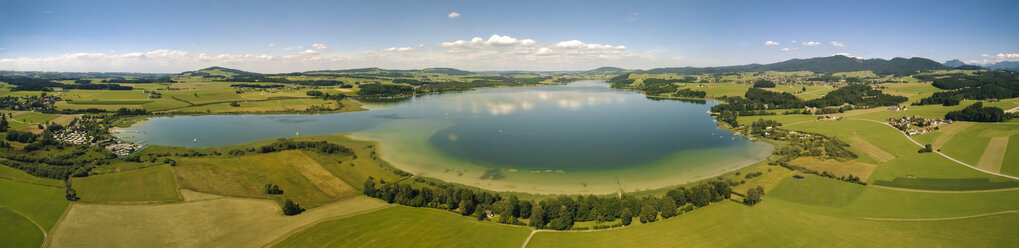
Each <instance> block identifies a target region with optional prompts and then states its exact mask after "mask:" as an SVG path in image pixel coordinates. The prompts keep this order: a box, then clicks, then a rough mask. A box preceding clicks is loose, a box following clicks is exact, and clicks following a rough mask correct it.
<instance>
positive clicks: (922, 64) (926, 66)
mask: <svg viewBox="0 0 1019 248" xmlns="http://www.w3.org/2000/svg"><path fill="white" fill-rule="evenodd" d="M940 69H949V67H947V66H945V65H942V64H941V63H938V62H936V61H933V60H930V59H925V58H909V59H905V58H893V59H891V60H884V59H858V58H850V57H846V56H842V55H835V56H831V57H819V58H810V59H790V60H786V61H782V62H778V63H773V64H764V65H762V64H749V65H736V66H718V67H666V68H655V69H650V70H646V71H637V72H640V73H650V74H664V73H677V74H705V73H731V72H762V71H811V72H815V73H835V72H851V71H873V72H874V73H876V74H879V75H890V74H895V75H909V74H914V73H916V72H917V71H929V70H940ZM593 72H595V71H594V70H592V71H588V72H586V73H593Z"/></svg>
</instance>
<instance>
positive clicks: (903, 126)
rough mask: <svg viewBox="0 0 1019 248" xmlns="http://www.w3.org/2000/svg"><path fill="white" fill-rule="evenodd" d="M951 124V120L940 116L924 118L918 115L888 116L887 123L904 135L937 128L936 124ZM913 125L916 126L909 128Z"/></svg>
mask: <svg viewBox="0 0 1019 248" xmlns="http://www.w3.org/2000/svg"><path fill="white" fill-rule="evenodd" d="M941 124H952V120H944V119H940V118H924V117H921V116H918V115H914V116H903V117H902V118H888V125H891V126H893V127H895V128H897V129H899V130H900V131H902V132H903V133H906V135H911V136H912V135H918V134H925V133H929V132H933V131H935V130H938V125H941ZM911 126H915V127H917V128H915V129H914V128H911Z"/></svg>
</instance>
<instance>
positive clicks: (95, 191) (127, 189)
mask: <svg viewBox="0 0 1019 248" xmlns="http://www.w3.org/2000/svg"><path fill="white" fill-rule="evenodd" d="M72 185H73V186H74V188H75V189H76V190H77V191H78V196H79V197H81V201H84V202H175V201H179V200H180V199H179V198H180V197H179V196H178V195H177V181H176V180H175V179H174V176H173V169H171V168H170V166H169V165H160V166H154V167H148V168H142V169H134V170H128V171H123V172H117V173H111V174H102V175H92V176H89V177H81V178H75V179H74V180H73V181H72Z"/></svg>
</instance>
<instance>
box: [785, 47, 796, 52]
mask: <svg viewBox="0 0 1019 248" xmlns="http://www.w3.org/2000/svg"><path fill="white" fill-rule="evenodd" d="M796 49H799V48H795V47H783V48H782V51H783V52H788V51H796Z"/></svg>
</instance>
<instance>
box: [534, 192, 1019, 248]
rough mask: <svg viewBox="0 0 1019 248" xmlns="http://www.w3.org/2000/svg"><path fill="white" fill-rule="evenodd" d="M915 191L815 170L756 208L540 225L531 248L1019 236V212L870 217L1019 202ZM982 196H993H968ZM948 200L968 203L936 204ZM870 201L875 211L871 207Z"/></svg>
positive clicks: (1006, 239) (967, 241)
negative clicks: (586, 225)
mask: <svg viewBox="0 0 1019 248" xmlns="http://www.w3.org/2000/svg"><path fill="white" fill-rule="evenodd" d="M793 180H795V181H793ZM799 184H804V185H799ZM871 191H873V193H872V192H871ZM900 193H901V194H900ZM915 194H917V193H915V192H894V191H889V190H882V189H876V190H875V189H873V188H872V187H864V186H860V185H855V184H849V183H843V182H839V181H835V180H829V179H824V178H820V177H809V176H808V177H807V178H806V179H802V180H796V179H788V180H786V181H784V182H783V183H782V185H780V186H779V187H777V188H775V189H774V190H772V191H771V192H769V193H768V195H767V196H766V197H765V200H764V201H763V202H762V203H760V204H758V205H757V206H754V207H746V206H743V205H741V204H736V203H733V202H728V201H726V202H722V203H721V204H713V205H711V206H708V207H705V208H702V209H699V210H695V211H693V212H690V213H685V214H683V215H680V216H678V217H675V218H673V219H669V220H665V221H660V222H658V223H655V224H650V225H640V226H634V227H629V228H623V229H617V230H607V231H594V232H565V233H564V232H539V233H536V234H535V235H534V237H533V238H532V240H531V242H530V244H529V245H528V247H645V246H647V247H654V246H660V245H661V244H695V245H703V246H748V247H790V246H793V247H797V246H799V247H802V246H872V245H874V244H876V243H880V244H882V245H888V246H909V247H917V246H919V247H924V246H966V247H1000V246H1008V244H1009V243H1011V242H1015V241H1016V238H1015V234H1019V231H1017V230H1013V229H1011V228H1008V227H1009V226H1014V225H1016V224H1019V214H1016V213H1003V214H999V215H993V216H985V217H973V218H963V219H949V220H931V221H890V220H872V219H865V218H869V217H875V218H907V219H908V218H943V217H960V216H967V215H973V214H983V213H996V212H1000V211H1008V210H1016V209H1019V207H1017V205H1016V204H1015V200H1011V199H1009V197H1013V196H1014V195H1015V194H1016V193H1009V194H1006V195H976V196H972V195H970V194H935V193H927V194H920V195H921V197H915V198H917V199H901V197H902V196H903V195H907V196H911V195H915ZM897 197H900V198H897ZM907 198H914V197H907ZM974 199H988V201H978V202H966V201H969V200H974ZM945 200H958V201H961V202H959V203H954V204H948V205H943V204H935V205H929V204H932V203H938V202H940V201H945ZM990 201H1006V202H1004V203H1000V204H996V205H994V206H991V207H988V206H967V205H979V204H980V203H985V202H990ZM924 204H928V205H924ZM992 204H993V203H992ZM868 206H870V208H873V210H868ZM896 206H902V207H901V208H898V207H896ZM917 210H919V211H917Z"/></svg>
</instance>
